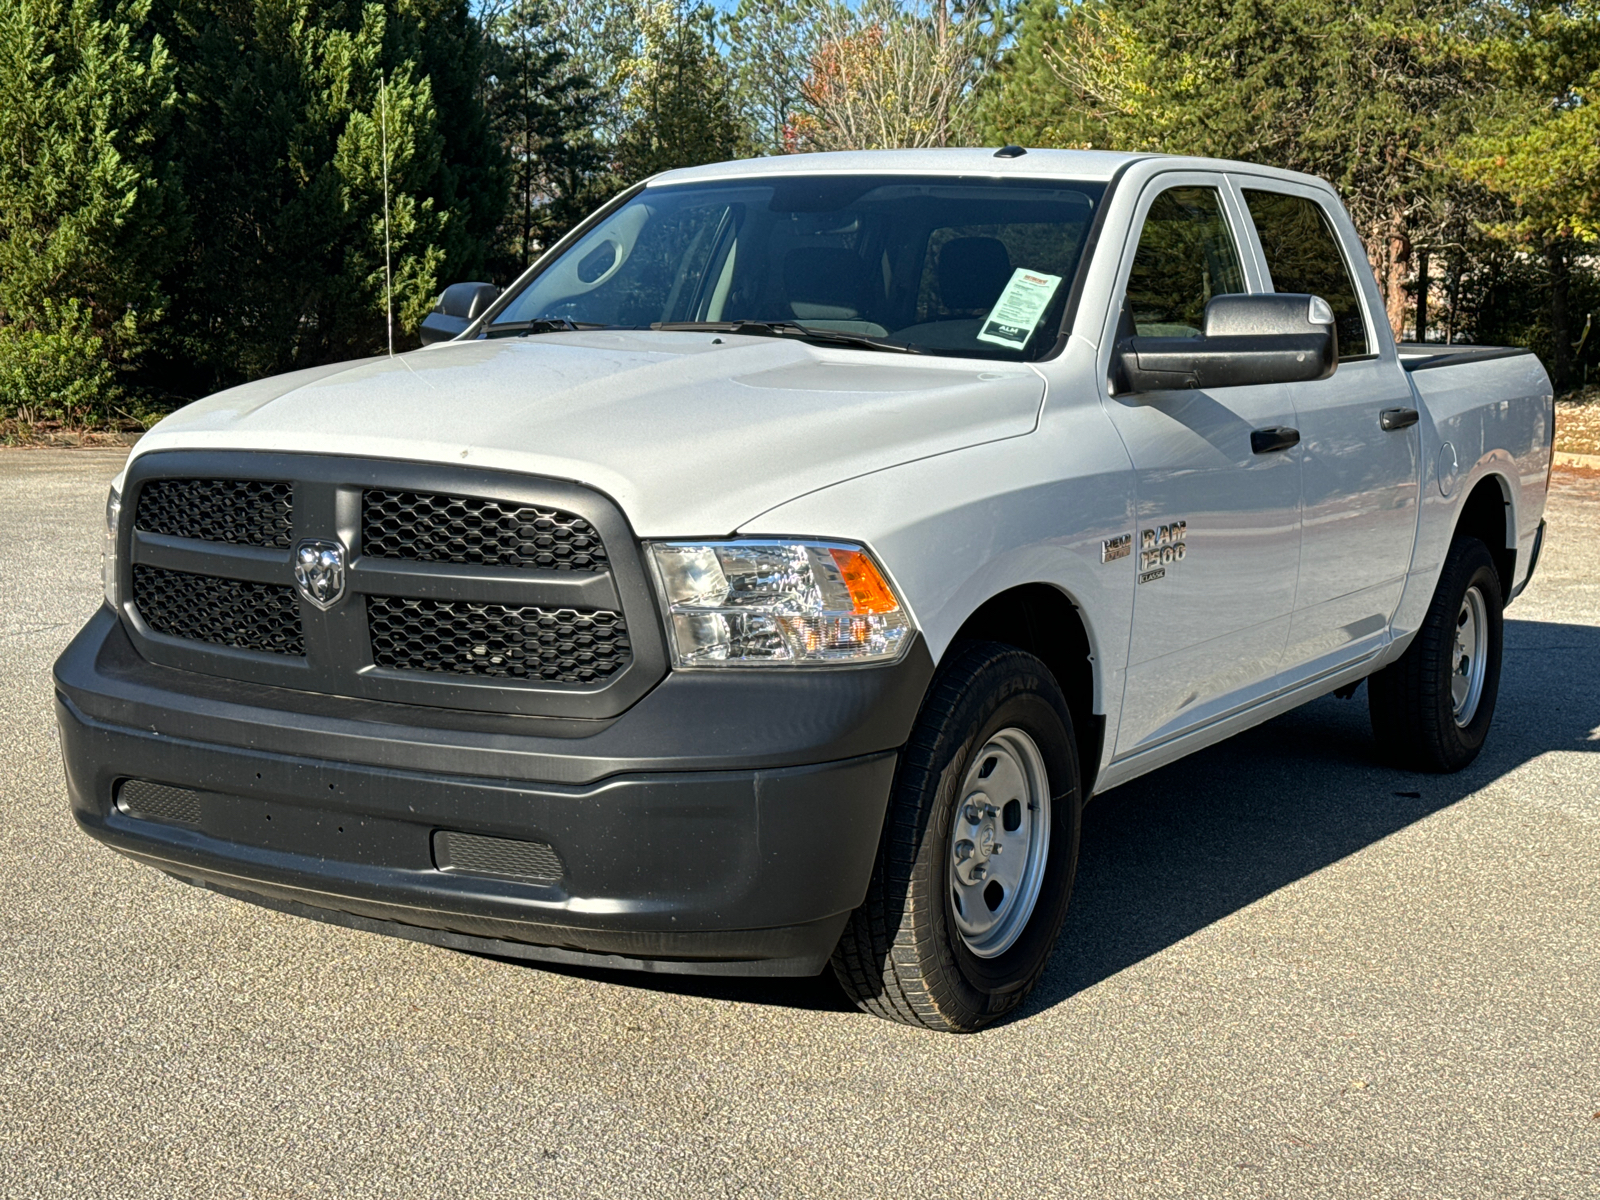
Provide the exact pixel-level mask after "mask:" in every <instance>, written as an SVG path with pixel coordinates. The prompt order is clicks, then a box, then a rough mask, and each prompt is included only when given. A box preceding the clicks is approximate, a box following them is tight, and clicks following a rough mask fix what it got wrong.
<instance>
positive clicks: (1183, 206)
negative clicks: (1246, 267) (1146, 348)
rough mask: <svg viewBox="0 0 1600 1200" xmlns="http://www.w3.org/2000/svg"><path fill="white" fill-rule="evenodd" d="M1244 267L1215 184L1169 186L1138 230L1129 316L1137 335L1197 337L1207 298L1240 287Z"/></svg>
mask: <svg viewBox="0 0 1600 1200" xmlns="http://www.w3.org/2000/svg"><path fill="white" fill-rule="evenodd" d="M1244 290H1245V289H1244V272H1243V271H1241V270H1240V269H1239V254H1238V251H1237V250H1236V249H1235V248H1234V242H1233V234H1232V232H1231V231H1230V230H1229V229H1228V218H1227V216H1226V214H1225V213H1224V212H1223V211H1222V198H1221V197H1220V196H1219V195H1218V194H1217V189H1216V188H1209V187H1175V188H1168V189H1167V190H1166V191H1164V192H1162V193H1161V194H1160V195H1159V196H1157V197H1156V198H1155V201H1154V203H1152V204H1151V205H1150V212H1149V214H1148V215H1147V216H1146V217H1145V219H1144V228H1143V229H1142V230H1140V231H1139V249H1138V251H1137V252H1136V253H1135V254H1134V258H1133V272H1132V274H1130V275H1129V276H1128V315H1129V316H1130V317H1131V318H1132V319H1133V327H1134V331H1135V332H1136V333H1138V334H1139V335H1140V336H1142V337H1199V336H1200V333H1201V330H1202V329H1203V327H1204V326H1205V313H1206V302H1207V301H1209V300H1210V299H1211V297H1213V296H1222V295H1227V294H1229V293H1234V292H1242V291H1244Z"/></svg>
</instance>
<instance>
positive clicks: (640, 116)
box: [615, 0, 744, 183]
mask: <svg viewBox="0 0 1600 1200" xmlns="http://www.w3.org/2000/svg"><path fill="white" fill-rule="evenodd" d="M640 27H641V33H642V39H641V40H642V43H643V44H642V47H641V49H642V53H641V55H640V58H639V60H638V61H637V63H636V65H635V67H634V71H633V74H632V78H631V80H630V81H629V88H628V94H627V98H626V99H627V112H628V123H627V125H626V127H625V128H624V129H623V130H622V133H621V136H620V137H619V138H618V139H617V146H616V152H615V158H616V165H617V171H618V181H619V182H623V183H631V182H633V181H635V180H638V179H644V178H646V177H648V176H650V175H655V174H657V173H659V172H661V171H669V170H671V169H673V168H674V167H692V166H697V165H698V164H700V163H708V162H718V161H721V160H723V159H729V158H734V157H736V156H737V155H738V154H739V153H740V151H741V149H742V147H743V143H744V137H743V129H742V127H741V125H740V123H739V120H738V118H737V115H736V112H735V109H734V102H733V86H732V81H731V80H730V79H729V77H728V71H727V67H726V65H725V64H724V63H723V61H722V58H721V56H720V55H719V54H718V53H717V47H716V16H715V14H714V13H713V12H712V10H711V9H709V8H706V7H698V8H692V7H688V6H687V5H684V4H681V3H678V2H676V0H667V2H663V3H658V4H652V5H649V6H648V7H646V8H644V9H643V10H642V12H641V20H640Z"/></svg>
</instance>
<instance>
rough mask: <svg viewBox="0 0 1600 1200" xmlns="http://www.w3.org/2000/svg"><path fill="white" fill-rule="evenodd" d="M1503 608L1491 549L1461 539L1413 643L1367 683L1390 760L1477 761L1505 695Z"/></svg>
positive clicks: (1444, 765) (1419, 767)
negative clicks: (1502, 688) (1502, 680)
mask: <svg viewBox="0 0 1600 1200" xmlns="http://www.w3.org/2000/svg"><path fill="white" fill-rule="evenodd" d="M1503 608H1504V601H1503V599H1502V597H1501V592H1500V575H1499V573H1498V572H1497V571H1496V570H1495V566H1494V558H1493V557H1492V556H1491V555H1490V553H1489V548H1488V547H1487V546H1485V545H1484V544H1483V543H1482V542H1480V541H1479V540H1478V539H1477V538H1466V537H1463V538H1458V539H1456V541H1455V543H1454V544H1453V545H1451V547H1450V553H1449V555H1448V556H1447V557H1446V559H1445V564H1444V570H1443V571H1441V572H1440V573H1439V584H1438V587H1437V588H1436V589H1435V590H1434V593H1433V602H1432V604H1430V605H1429V607H1428V615H1427V616H1426V617H1424V618H1423V621H1422V627H1421V628H1420V629H1418V630H1417V634H1416V637H1415V638H1414V639H1413V640H1412V642H1411V645H1410V646H1408V647H1407V648H1406V652H1405V653H1404V654H1403V655H1401V656H1400V657H1399V658H1398V659H1397V660H1395V662H1393V663H1391V664H1390V665H1389V666H1387V667H1385V668H1384V669H1383V670H1381V671H1379V672H1378V673H1377V674H1376V675H1373V676H1372V677H1371V678H1370V679H1368V681H1367V704H1368V708H1369V710H1370V712H1371V715H1372V732H1373V736H1374V737H1376V738H1377V741H1378V746H1379V748H1380V749H1381V750H1382V751H1383V752H1384V753H1385V755H1386V756H1387V757H1388V758H1389V759H1390V760H1391V761H1393V762H1395V763H1396V764H1398V765H1400V766H1403V767H1409V768H1410V769H1412V770H1416V771H1439V772H1449V771H1459V770H1461V768H1463V767H1465V766H1466V765H1467V764H1468V763H1470V762H1472V760H1473V759H1475V758H1477V757H1478V751H1480V750H1481V749H1483V743H1484V739H1485V738H1487V737H1488V736H1489V724H1490V722H1491V721H1493V719H1494V704H1495V698H1496V696H1497V694H1498V693H1499V690H1500V647H1501V639H1502V636H1503V631H1504V620H1503V617H1502V615H1501V610H1502V609H1503Z"/></svg>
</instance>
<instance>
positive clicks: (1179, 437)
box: [1105, 174, 1300, 757]
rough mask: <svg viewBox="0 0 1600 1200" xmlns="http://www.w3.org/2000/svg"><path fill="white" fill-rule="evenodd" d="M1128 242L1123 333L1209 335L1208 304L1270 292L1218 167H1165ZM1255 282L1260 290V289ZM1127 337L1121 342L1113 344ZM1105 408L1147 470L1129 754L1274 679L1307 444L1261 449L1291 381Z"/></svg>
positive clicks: (1120, 736)
mask: <svg viewBox="0 0 1600 1200" xmlns="http://www.w3.org/2000/svg"><path fill="white" fill-rule="evenodd" d="M1140 203H1141V209H1142V210H1143V215H1142V220H1140V219H1138V218H1137V217H1136V220H1135V222H1134V226H1133V227H1134V228H1135V229H1138V230H1139V233H1138V235H1137V237H1138V240H1137V243H1136V245H1135V246H1133V247H1129V248H1128V249H1127V250H1125V254H1126V256H1127V258H1126V261H1125V263H1124V266H1123V271H1124V272H1125V279H1126V284H1125V288H1124V294H1125V301H1124V303H1123V305H1122V307H1121V314H1122V315H1121V318H1120V320H1121V322H1122V325H1121V332H1120V334H1119V337H1120V336H1127V335H1129V334H1132V333H1139V334H1144V335H1149V336H1163V337H1174V336H1184V335H1190V336H1198V335H1199V334H1200V332H1201V329H1202V327H1203V324H1204V314H1205V307H1206V302H1207V301H1208V300H1210V299H1211V297H1212V296H1215V295H1222V294H1226V293H1230V292H1245V291H1249V290H1262V285H1261V281H1260V280H1257V279H1255V278H1253V275H1254V273H1255V266H1254V260H1249V262H1248V263H1247V261H1246V259H1245V257H1244V256H1243V255H1242V254H1241V253H1240V250H1239V246H1240V241H1239V238H1238V236H1237V234H1238V230H1239V229H1240V228H1241V225H1242V222H1243V220H1244V217H1243V214H1242V212H1240V211H1238V210H1237V209H1236V208H1235V206H1234V201H1233V200H1232V198H1231V197H1230V196H1229V195H1228V194H1227V193H1226V192H1225V191H1224V190H1223V189H1222V187H1221V186H1220V182H1219V180H1218V179H1217V178H1216V177H1215V176H1208V175H1196V174H1184V175H1175V176H1162V177H1160V178H1158V179H1157V180H1155V181H1153V182H1152V183H1151V185H1150V192H1149V193H1147V194H1146V195H1145V196H1144V197H1142V198H1141V202H1140ZM1252 285H1254V286H1252ZM1110 340H1115V339H1110ZM1107 391H1108V394H1107V395H1106V397H1105V404H1106V409H1107V411H1108V413H1109V414H1110V416H1111V419H1112V421H1113V422H1114V423H1115V425H1116V427H1117V430H1118V432H1119V433H1120V434H1121V436H1122V440H1123V443H1124V445H1125V446H1126V447H1127V451H1128V454H1129V457H1130V458H1131V459H1132V460H1133V465H1134V470H1135V473H1136V475H1135V492H1136V497H1137V501H1136V503H1137V508H1136V511H1137V515H1138V525H1137V528H1135V529H1134V530H1132V531H1131V532H1132V534H1133V552H1132V554H1131V555H1130V560H1131V561H1130V562H1129V564H1128V568H1127V569H1128V570H1130V571H1132V572H1133V573H1134V574H1135V577H1136V579H1137V581H1138V582H1137V584H1136V586H1135V587H1134V611H1133V636H1132V644H1131V646H1130V649H1129V656H1128V659H1129V669H1128V675H1127V684H1126V692H1125V696H1124V700H1123V708H1122V718H1121V723H1120V725H1119V728H1118V731H1117V735H1116V755H1117V756H1118V757H1124V756H1126V755H1129V754H1133V753H1137V752H1139V751H1142V750H1146V749H1151V748H1154V747H1156V746H1159V745H1161V744H1162V743H1164V742H1167V741H1170V740H1172V739H1174V738H1176V737H1178V736H1180V735H1182V734H1183V733H1185V732H1187V731H1188V730H1191V729H1193V728H1195V727H1197V726H1200V725H1203V724H1206V723H1207V722H1209V721H1211V720H1214V719H1216V718H1217V717H1219V716H1221V715H1223V714H1224V713H1226V712H1228V711H1230V710H1232V709H1233V708H1236V707H1241V706H1243V705H1245V704H1248V703H1250V702H1251V701H1252V700H1254V699H1257V698H1259V696H1260V695H1261V694H1262V693H1263V691H1264V690H1266V689H1269V687H1270V684H1271V681H1272V677H1273V676H1274V675H1275V673H1276V672H1277V670H1278V668H1279V663H1280V660H1281V658H1282V654H1283V648H1284V642H1285V639H1286V637H1287V635H1288V630H1289V619H1290V613H1291V611H1292V609H1293V605H1294V587H1295V573H1296V570H1297V569H1298V566H1299V557H1300V509H1299V501H1300V460H1299V452H1298V450H1297V449H1294V448H1290V449H1286V450H1274V451H1268V452H1265V453H1255V452H1253V450H1252V447H1251V438H1250V435H1251V433H1252V432H1253V431H1255V430H1259V429H1263V428H1266V427H1268V426H1286V427H1293V426H1294V424H1295V418H1294V409H1293V404H1292V401H1291V399H1290V393H1289V389H1288V388H1286V387H1283V386H1279V385H1271V386H1250V387H1227V388H1213V389H1209V390H1203V391H1198V390H1197V391H1170V392H1153V393H1142V394H1139V395H1128V394H1126V393H1125V392H1120V390H1119V389H1117V388H1116V387H1115V385H1114V384H1112V385H1108V389H1107Z"/></svg>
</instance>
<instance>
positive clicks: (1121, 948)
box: [539, 620, 1600, 1023]
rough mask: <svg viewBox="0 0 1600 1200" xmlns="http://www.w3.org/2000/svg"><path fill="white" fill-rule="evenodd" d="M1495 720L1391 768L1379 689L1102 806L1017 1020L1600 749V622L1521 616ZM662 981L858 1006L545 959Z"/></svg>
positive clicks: (654, 984) (678, 987) (671, 987)
mask: <svg viewBox="0 0 1600 1200" xmlns="http://www.w3.org/2000/svg"><path fill="white" fill-rule="evenodd" d="M1504 662H1505V667H1504V671H1503V673H1502V677H1501V683H1500V696H1499V702H1498V704H1497V706H1496V712H1495V721H1494V728H1493V730H1492V731H1491V732H1490V735H1489V741H1488V744H1487V745H1486V746H1485V747H1484V750H1483V753H1482V754H1481V755H1480V756H1479V758H1478V760H1477V762H1475V763H1474V764H1473V765H1472V766H1471V767H1469V768H1467V769H1466V770H1465V771H1462V772H1461V773H1459V774H1457V775H1417V774H1412V773H1410V772H1407V771H1400V770H1396V769H1394V768H1391V767H1388V766H1386V765H1384V764H1383V763H1382V762H1381V761H1380V760H1379V759H1378V755H1377V748H1376V746H1375V744H1374V743H1373V740H1372V734H1371V729H1370V726H1369V724H1368V720H1367V702H1366V690H1365V687H1364V686H1363V687H1362V689H1361V690H1359V691H1357V693H1356V694H1355V697H1354V698H1353V699H1351V700H1338V699H1335V698H1333V697H1331V696H1329V697H1324V698H1323V699H1321V700H1317V701H1314V702H1313V703H1311V704H1308V705H1306V706H1305V707H1303V708H1300V709H1297V710H1295V711H1294V712H1291V713H1287V714H1285V715H1283V716H1281V717H1278V718H1276V719H1274V720H1272V721H1269V722H1267V723H1266V724H1264V725H1261V726H1258V727H1256V728H1255V729H1252V730H1249V731H1247V732H1245V733H1242V734H1240V735H1239V736H1237V737H1234V738H1231V739H1229V740H1228V741H1226V742H1223V743H1221V744H1219V745H1217V746H1213V747H1211V748H1210V749H1208V750H1203V751H1201V752H1199V753H1197V754H1194V755H1191V756H1190V757H1188V758H1186V759H1184V760H1183V761H1181V762H1179V763H1175V764H1173V765H1172V766H1168V767H1164V768H1162V769H1161V770H1159V771H1155V772H1152V773H1151V774H1149V775H1146V776H1144V777H1142V778H1140V779H1136V780H1134V781H1133V782H1132V783H1128V784H1125V785H1124V786H1122V787H1120V788H1117V789H1116V790H1115V791H1112V792H1108V793H1106V794H1105V795H1104V796H1102V797H1100V798H1098V799H1097V800H1095V801H1094V802H1093V803H1092V804H1090V805H1089V807H1088V809H1087V810H1086V811H1085V813H1084V825H1083V843H1082V850H1081V853H1080V857H1079V865H1078V879H1077V884H1076V887H1075V889H1074V892H1073V897H1072V905H1071V908H1070V910H1069V911H1068V914H1067V921H1066V926H1065V928H1064V929H1063V931H1062V935H1061V941H1060V944H1059V946H1058V948H1057V950H1056V953H1055V956H1054V958H1053V959H1052V960H1051V962H1050V965H1049V967H1047V968H1046V970H1045V973H1044V977H1043V978H1042V979H1041V980H1040V983H1039V986H1038V988H1037V989H1036V990H1035V991H1034V993H1033V995H1032V996H1031V997H1029V999H1028V1001H1027V1002H1026V1003H1025V1004H1024V1005H1023V1006H1022V1008H1020V1009H1019V1010H1018V1011H1017V1012H1016V1013H1015V1014H1013V1015H1012V1016H1011V1017H1010V1018H1008V1020H1007V1023H1009V1022H1010V1021H1015V1020H1025V1019H1026V1018H1027V1017H1029V1016H1031V1015H1033V1014H1036V1013H1039V1012H1041V1011H1043V1010H1045V1009H1048V1008H1051V1007H1053V1006H1055V1005H1057V1004H1059V1003H1061V1002H1062V1001H1064V1000H1067V999H1069V998H1071V997H1072V996H1074V995H1076V994H1077V993H1079V992H1081V991H1084V990H1086V989H1088V988H1091V987H1093V986H1094V985H1095V984H1097V983H1099V982H1100V981H1101V980H1104V979H1107V978H1109V977H1111V976H1113V975H1115V974H1117V973H1118V972H1119V971H1122V970H1125V969H1126V968H1128V967H1131V966H1133V965H1134V964H1135V963H1138V962H1141V961H1142V960H1144V959H1146V958H1149V957H1150V956H1152V955H1154V954H1159V953H1160V952H1161V951H1162V950H1165V949H1166V948H1167V947H1169V946H1172V945H1174V944H1176V943H1177V942H1180V941H1182V940H1183V939H1184V938H1186V937H1189V936H1190V935H1191V934H1194V933H1196V932H1198V931H1199V930H1201V929H1204V928H1205V927H1206V926H1208V925H1211V924H1213V923H1215V922H1216V921H1219V920H1221V919H1223V918H1224V917H1227V916H1228V915H1229V914H1231V913H1234V912H1237V911H1238V910H1240V909H1242V908H1245V907H1246V906H1248V905H1250V904H1252V903H1254V902H1255V901H1257V900H1259V899H1261V898H1262V897H1264V896H1267V895H1269V894H1271V893H1272V892H1275V891H1277V890H1278V889H1279V888H1282V887H1285V886H1286V885H1288V884H1291V883H1293V882H1295V881H1296V880H1298V879H1302V878H1304V877H1306V876H1308V875H1311V874H1313V873H1315V872H1316V871H1319V870H1321V869H1322V868H1323V867H1326V866H1328V865H1330V864H1332V863H1335V862H1338V861H1339V860H1340V859H1342V858H1345V857H1348V856H1349V855H1351V854H1354V853H1356V852H1357V851H1359V850H1361V849H1363V848H1364V847H1366V846H1370V845H1372V844H1373V843H1375V842H1378V841H1381V840H1382V839H1383V838H1385V837H1388V836H1389V835H1390V834H1392V833H1395V832H1397V831H1399V830H1401V829H1404V828H1405V827H1406V826H1408V825H1411V824H1413V823H1414V822H1416V821H1420V820H1422V819H1423V818H1424V817H1427V816H1429V815H1431V814H1433V813H1436V812H1438V811H1440V810H1442V809H1445V808H1448V807H1449V806H1450V805H1452V804H1454V803H1456V801H1458V800H1461V799H1462V798H1464V797H1466V796H1469V795H1471V794H1472V793H1474V792H1476V791H1478V790H1480V789H1482V788H1484V787H1486V786H1488V785H1489V784H1490V783H1492V782H1494V781H1495V780H1496V779H1499V778H1500V777H1502V776H1504V775H1507V774H1509V773H1510V772H1512V771H1514V770H1516V769H1517V768H1518V767H1520V766H1522V765H1523V764H1525V763H1527V762H1529V761H1531V760H1532V759H1535V758H1537V757H1538V756H1539V755H1541V754H1545V753H1547V752H1550V751H1563V750H1566V751H1580V752H1590V753H1593V752H1597V751H1600V732H1597V726H1600V692H1597V691H1596V689H1595V688H1594V686H1593V680H1595V679H1596V678H1600V627H1595V626H1588V625H1564V624H1555V623H1549V622H1540V621H1514V620H1508V621H1507V622H1506V637H1505V659H1504ZM539 969H542V970H552V969H553V970H556V971H558V972H560V973H562V974H571V975H575V976H579V977H583V978H589V979H603V980H605V981H607V982H610V983H615V984H621V985H624V986H629V987H638V988H645V989H648V990H651V991H654V992H667V993H675V994H681V995H690V996H700V997H706V998H713V999H722V1000H729V1001H734V1002H743V1003H751V1004H770V1005H779V1006H783V1007H789V1008H800V1009H812V1010H824V1011H839V1012H854V1011H855V1007H854V1005H853V1004H851V1002H850V1001H849V1000H848V999H847V998H846V997H845V995H844V994H843V992H842V991H841V990H840V989H839V987H838V985H837V984H836V983H835V982H834V980H833V978H832V973H831V972H824V973H823V974H822V975H821V976H818V977H817V978H815V979H731V978H715V977H696V976H661V975H652V976H646V975H636V974H632V973H629V972H617V971H599V970H583V969H568V968H551V967H548V966H541V967H540V968H539Z"/></svg>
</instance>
